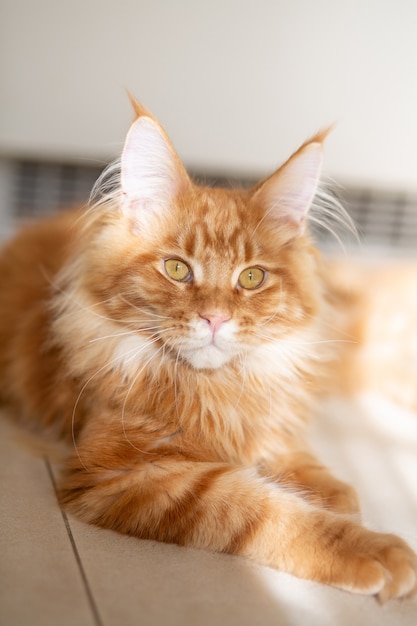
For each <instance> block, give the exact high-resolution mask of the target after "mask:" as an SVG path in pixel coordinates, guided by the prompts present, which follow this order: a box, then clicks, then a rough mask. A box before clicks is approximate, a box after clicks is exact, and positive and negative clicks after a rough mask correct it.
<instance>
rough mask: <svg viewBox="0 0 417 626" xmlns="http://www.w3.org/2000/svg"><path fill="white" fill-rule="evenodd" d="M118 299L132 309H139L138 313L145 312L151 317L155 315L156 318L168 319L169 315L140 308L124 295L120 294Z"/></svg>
mask: <svg viewBox="0 0 417 626" xmlns="http://www.w3.org/2000/svg"><path fill="white" fill-rule="evenodd" d="M120 299H121V300H122V301H123V302H124V303H125V304H127V305H128V306H130V307H132V309H134V310H135V311H139V312H140V313H146V315H149V316H151V317H152V316H153V317H156V318H158V319H164V320H168V319H170V317H169V316H167V315H158V314H157V313H153V312H151V311H147V310H146V309H142V308H140V307H138V306H136V304H134V303H133V302H130V301H129V300H128V299H127V298H125V297H124V296H120Z"/></svg>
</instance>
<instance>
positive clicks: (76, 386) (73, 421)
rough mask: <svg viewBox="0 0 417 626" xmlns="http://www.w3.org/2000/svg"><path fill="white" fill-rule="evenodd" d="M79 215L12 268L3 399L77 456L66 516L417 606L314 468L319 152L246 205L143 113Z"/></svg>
mask: <svg viewBox="0 0 417 626" xmlns="http://www.w3.org/2000/svg"><path fill="white" fill-rule="evenodd" d="M135 110H136V119H135V121H134V122H133V124H132V126H131V128H130V130H129V132H128V135H127V138H126V142H125V145H124V149H123V153H122V156H121V161H120V164H119V165H118V166H116V167H113V169H112V170H111V171H110V173H109V174H107V175H106V176H105V177H104V178H103V179H102V181H101V183H99V185H98V188H97V189H96V200H95V202H93V203H92V205H91V206H90V208H89V209H88V210H87V211H85V212H82V211H77V212H72V213H71V212H70V213H65V214H61V215H59V216H57V217H55V218H53V219H49V220H45V221H42V222H40V223H38V224H35V225H33V226H31V227H29V228H26V229H24V230H23V231H22V232H21V233H20V234H18V235H17V236H16V237H15V238H14V239H13V240H12V241H11V242H10V243H8V245H6V246H5V247H4V249H3V251H2V253H1V256H0V284H1V298H0V345H1V351H0V385H1V387H0V397H1V401H2V403H3V404H5V405H6V406H7V407H8V408H9V410H10V411H12V412H13V414H15V415H16V416H18V417H19V419H21V420H23V421H24V422H25V423H26V424H27V425H29V426H31V427H32V428H33V429H34V430H35V431H37V432H42V433H43V435H44V436H45V437H56V438H64V439H66V440H67V441H68V442H69V443H70V444H71V449H72V452H71V453H70V456H69V459H68V463H67V465H66V468H65V470H64V472H63V475H62V478H61V483H60V498H61V502H62V503H63V505H64V506H65V507H66V508H67V509H68V510H69V511H71V512H73V513H75V514H76V515H78V516H79V517H80V518H81V519H82V520H84V521H86V522H89V523H92V524H97V525H98V526H101V527H105V528H110V529H113V530H116V531H119V532H121V533H126V534H128V535H133V536H136V537H138V538H146V539H156V540H159V541H165V542H175V543H178V544H180V545H187V546H194V547H197V548H205V549H209V550H215V551H220V552H227V553H232V554H237V555H243V556H245V557H248V558H251V559H254V560H255V561H257V562H259V563H263V564H267V565H270V566H272V567H275V568H278V569H280V570H283V571H286V572H290V573H292V574H294V575H296V576H299V577H302V578H307V579H311V580H315V581H320V582H322V583H327V584H329V585H333V586H336V587H339V588H342V589H346V590H349V591H353V592H358V593H363V594H370V595H373V594H374V595H378V596H379V598H381V599H387V598H390V597H402V596H406V595H411V594H412V593H414V592H415V591H416V581H417V561H416V556H415V554H414V553H413V552H412V550H411V549H410V548H409V547H408V546H407V545H406V543H405V542H404V541H402V540H401V539H400V538H398V537H396V536H393V535H384V534H379V533H375V532H372V531H370V530H367V529H365V528H364V527H363V526H362V525H361V524H360V523H359V521H358V508H359V507H358V502H357V498H356V495H355V492H354V491H353V489H352V488H351V487H349V486H348V485H346V484H344V483H342V482H340V481H339V480H337V479H336V478H334V477H333V476H332V475H331V474H330V473H329V471H328V470H327V469H326V468H325V467H323V465H321V464H320V462H319V461H318V460H316V458H314V456H313V455H312V453H311V452H310V451H309V447H308V444H307V442H306V439H305V425H306V421H307V419H308V415H309V413H310V411H311V402H312V397H313V395H314V393H315V392H316V390H317V389H318V388H319V387H320V385H321V382H320V379H321V377H322V373H323V372H322V369H323V365H325V364H326V363H327V361H328V360H329V359H330V358H331V355H330V354H327V353H326V351H325V349H324V348H325V347H326V346H327V345H328V343H327V339H328V335H327V332H328V328H329V316H331V310H330V305H331V302H330V299H329V297H328V294H327V291H326V285H325V283H324V281H323V277H322V267H321V261H320V257H319V255H318V253H317V251H316V249H315V248H314V246H313V244H312V241H311V239H310V236H309V233H308V227H307V221H308V220H307V217H308V213H309V210H310V207H311V205H312V203H313V198H314V196H315V194H316V192H317V184H318V180H319V175H320V167H321V160H322V142H323V139H324V134H321V135H320V134H319V135H317V136H315V137H314V138H313V139H311V140H310V141H308V142H306V143H305V144H304V145H303V146H302V147H301V148H300V149H299V150H298V151H297V152H295V154H293V155H292V156H291V158H290V159H289V160H288V161H287V162H286V163H285V164H284V165H283V166H282V167H281V168H280V169H279V170H278V171H277V172H275V173H274V174H273V175H272V176H270V177H269V178H267V179H266V180H263V181H261V182H260V183H259V184H258V185H256V186H255V187H253V188H251V189H249V190H242V189H237V190H222V189H217V188H207V187H202V186H197V185H195V184H194V183H193V182H192V181H191V180H190V178H189V176H188V175H187V173H186V171H185V169H184V166H183V165H182V163H181V161H180V160H179V158H178V156H177V154H176V153H175V151H174V149H173V147H172V145H171V143H170V141H169V139H168V137H167V135H166V134H165V132H164V130H163V129H162V128H161V126H160V125H159V124H158V122H157V121H156V120H155V118H154V117H153V116H152V115H150V114H149V113H148V112H147V111H146V110H144V109H142V108H141V106H140V105H138V104H135Z"/></svg>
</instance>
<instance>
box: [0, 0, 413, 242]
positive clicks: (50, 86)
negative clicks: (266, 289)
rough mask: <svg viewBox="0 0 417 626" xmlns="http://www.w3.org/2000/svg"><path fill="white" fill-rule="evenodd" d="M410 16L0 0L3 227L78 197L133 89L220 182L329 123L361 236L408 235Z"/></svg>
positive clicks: (296, 1)
mask: <svg viewBox="0 0 417 626" xmlns="http://www.w3.org/2000/svg"><path fill="white" fill-rule="evenodd" d="M416 28H417V3H416V2H415V0H360V1H357V0H349V2H339V1H338V0H316V1H315V2H311V1H309V0H291V2H290V1H289V0H287V1H284V0H257V1H256V2H254V1H246V0H210V2H202V1H200V0H152V1H150V0H148V1H146V0H118V1H117V2H108V1H106V0H71V2H68V1H67V2H62V1H61V0H31V1H30V2H29V1H28V0H0V78H1V83H0V90H1V98H0V233H1V234H2V235H5V234H7V233H8V232H10V231H11V230H13V228H14V226H15V224H16V222H17V221H18V220H20V219H22V218H27V217H32V216H35V215H37V214H38V213H48V212H51V211H53V210H56V208H57V207H62V206H66V205H70V204H73V203H74V202H78V201H84V200H86V198H87V197H88V193H89V190H90V188H91V186H92V184H93V182H94V180H95V178H96V177H97V175H98V174H99V173H100V171H101V170H102V169H103V167H104V165H105V164H106V163H107V162H108V161H110V160H111V159H113V158H115V157H117V156H118V155H119V153H120V150H121V147H122V144H123V140H124V136H125V133H126V130H127V128H128V126H129V123H130V121H131V119H132V111H131V107H130V104H129V101H128V98H127V95H126V90H129V91H131V92H132V93H133V94H135V96H136V97H137V98H138V99H140V100H141V101H142V102H143V103H144V104H145V105H146V106H147V107H148V108H149V109H150V110H151V111H152V112H153V113H154V114H155V115H156V116H157V117H158V119H159V120H160V122H161V123H162V125H163V126H164V127H165V128H166V130H167V132H168V134H169V135H170V137H171V139H172V140H173V143H174V145H175V147H176V149H177V151H178V153H179V154H180V156H181V158H182V159H183V161H184V162H185V164H186V166H187V167H188V169H189V170H190V172H191V173H193V174H194V175H196V176H198V177H199V178H203V179H205V180H207V181H209V182H213V181H217V182H219V183H221V184H227V183H228V182H230V183H232V184H235V183H236V182H242V183H244V184H245V183H249V182H251V181H252V180H254V179H256V178H257V177H260V176H264V175H266V174H269V173H270V172H271V171H272V170H274V169H275V168H276V167H277V166H278V165H280V164H281V163H282V162H283V161H284V160H285V159H286V158H287V157H288V156H289V155H290V154H291V153H292V152H293V151H294V150H295V149H296V148H297V147H298V146H299V145H300V144H301V143H302V142H303V141H304V140H305V139H306V138H308V137H309V136H311V135H312V134H314V133H315V132H316V131H317V130H318V129H320V128H322V127H324V126H327V125H329V124H332V123H333V122H335V123H336V126H335V129H334V131H333V132H332V134H331V136H330V137H329V139H328V141H327V143H326V152H325V174H326V176H327V177H331V178H332V179H334V180H335V182H336V183H337V184H338V185H339V186H340V191H339V193H340V194H341V195H342V197H343V198H344V201H345V203H346V206H347V208H348V210H349V211H350V213H351V214H352V217H353V218H354V219H355V220H356V221H357V222H358V223H359V227H360V230H361V232H362V234H363V236H364V238H365V240H366V241H369V242H377V243H378V244H379V243H382V244H385V245H386V244H388V245H389V246H391V247H395V248H397V249H412V248H413V247H415V246H416V244H417V36H416Z"/></svg>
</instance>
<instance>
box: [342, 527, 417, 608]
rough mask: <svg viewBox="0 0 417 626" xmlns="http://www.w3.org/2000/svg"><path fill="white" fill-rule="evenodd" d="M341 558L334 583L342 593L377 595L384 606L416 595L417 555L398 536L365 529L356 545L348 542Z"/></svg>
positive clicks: (354, 542) (355, 542)
mask: <svg viewBox="0 0 417 626" xmlns="http://www.w3.org/2000/svg"><path fill="white" fill-rule="evenodd" d="M340 556H341V557H342V558H341V559H340V561H339V562H335V563H334V568H332V576H333V577H334V580H333V581H332V583H333V584H336V586H339V587H341V588H342V589H346V590H348V591H353V592H356V593H363V594H367V595H376V596H377V597H378V598H379V600H380V601H381V602H384V601H386V600H388V599H390V598H402V597H406V596H412V595H414V594H415V593H416V592H417V555H416V554H415V553H414V552H413V550H412V549H411V548H410V547H409V546H408V545H407V544H406V543H405V542H404V541H403V540H402V539H400V538H399V537H396V536H395V535H383V534H379V533H373V532H370V531H366V530H365V529H363V533H361V534H360V535H359V537H358V539H357V541H353V542H352V544H350V542H346V544H345V545H344V546H343V549H342V553H341V554H340ZM338 578H339V579H340V580H337V579H338Z"/></svg>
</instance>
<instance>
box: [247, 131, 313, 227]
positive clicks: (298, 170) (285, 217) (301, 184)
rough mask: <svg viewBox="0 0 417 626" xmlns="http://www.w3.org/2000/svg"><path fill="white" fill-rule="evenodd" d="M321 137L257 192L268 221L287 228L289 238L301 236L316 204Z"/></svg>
mask: <svg viewBox="0 0 417 626" xmlns="http://www.w3.org/2000/svg"><path fill="white" fill-rule="evenodd" d="M321 139H322V135H317V136H316V137H314V138H313V139H312V140H311V141H309V142H307V143H305V144H304V145H303V146H301V148H300V149H299V150H298V151H297V152H295V154H293V155H292V157H291V158H290V159H288V161H287V162H286V163H284V165H283V166H282V167H281V168H280V169H279V170H278V171H277V172H275V174H273V175H272V176H270V177H269V178H267V179H266V181H265V182H263V183H262V184H261V185H260V186H259V187H258V188H257V189H256V191H255V194H254V200H255V201H256V202H257V203H259V204H260V205H261V206H263V208H264V210H265V211H266V215H267V217H268V219H269V220H272V221H273V222H275V224H276V225H277V226H279V227H286V228H287V230H288V232H289V235H290V237H295V236H297V235H301V234H302V233H303V232H304V228H305V219H306V216H307V213H308V211H309V209H310V207H311V204H312V202H313V198H314V195H315V193H316V191H317V186H318V183H319V179H320V172H321V165H322V143H321Z"/></svg>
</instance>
